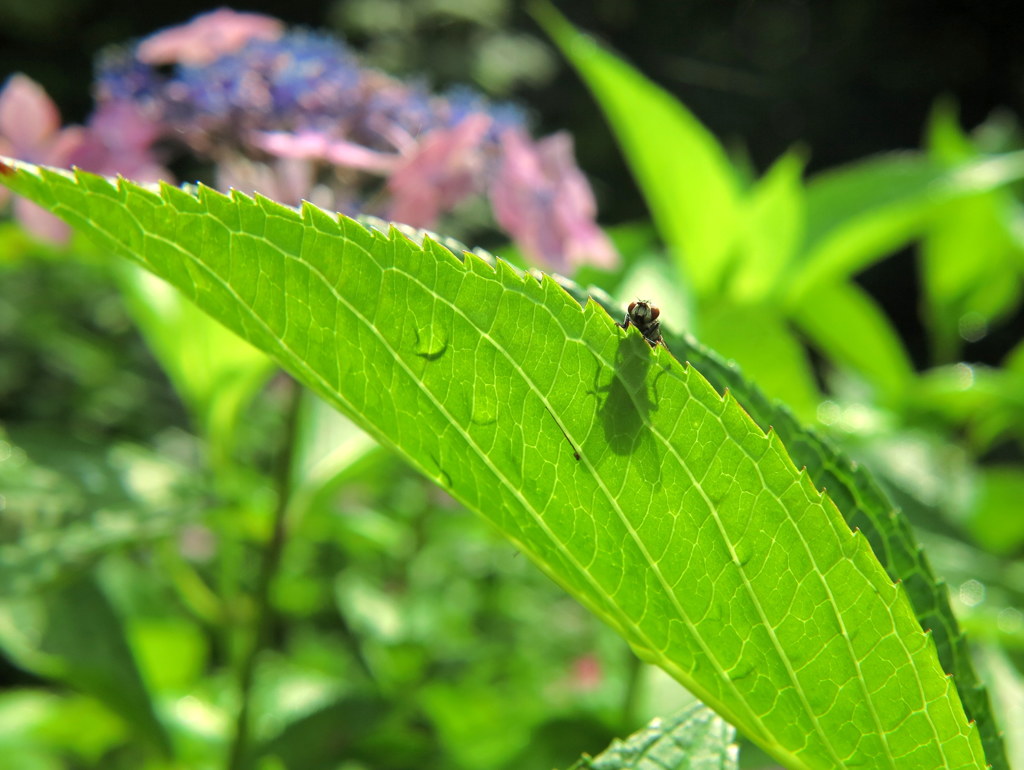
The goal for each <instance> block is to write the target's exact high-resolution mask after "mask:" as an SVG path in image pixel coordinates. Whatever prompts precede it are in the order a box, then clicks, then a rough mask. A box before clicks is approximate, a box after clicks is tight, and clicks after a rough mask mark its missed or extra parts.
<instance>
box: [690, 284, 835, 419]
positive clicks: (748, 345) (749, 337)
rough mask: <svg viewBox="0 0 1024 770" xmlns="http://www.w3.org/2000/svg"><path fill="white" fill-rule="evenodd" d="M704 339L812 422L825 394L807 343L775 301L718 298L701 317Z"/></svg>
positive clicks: (770, 393) (769, 392)
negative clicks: (760, 302)
mask: <svg viewBox="0 0 1024 770" xmlns="http://www.w3.org/2000/svg"><path fill="white" fill-rule="evenodd" d="M699 331H700V338H701V340H703V341H704V342H705V343H706V344H707V345H708V346H710V347H711V348H713V349H714V350H717V351H718V352H719V353H721V354H722V355H723V356H726V357H728V358H733V359H735V360H737V361H740V362H741V363H742V365H743V371H744V372H745V373H746V374H747V376H749V377H750V378H751V379H753V380H754V381H755V382H757V383H758V385H759V386H760V387H761V388H762V389H763V390H764V391H765V393H767V394H768V395H769V396H772V397H773V398H778V399H780V400H782V401H784V402H785V403H787V404H789V406H790V407H791V408H792V409H793V410H794V411H795V412H796V413H797V414H798V415H800V417H801V418H803V419H804V420H813V419H814V415H815V412H816V411H817V408H818V403H819V402H820V401H821V393H820V392H819V391H818V386H817V384H816V383H815V380H814V372H813V371H812V370H811V363H810V361H809V360H808V358H807V352H806V351H805V350H804V346H803V343H802V342H801V341H800V340H799V339H797V337H796V335H795V334H794V333H793V331H792V330H791V329H790V327H789V325H788V324H787V323H786V321H785V319H784V318H782V317H781V316H780V315H779V313H778V309H777V308H776V307H775V306H773V305H730V304H727V303H725V302H719V303H717V304H715V305H713V306H711V307H708V308H707V309H706V311H705V312H704V313H703V315H702V316H701V324H700V326H699Z"/></svg>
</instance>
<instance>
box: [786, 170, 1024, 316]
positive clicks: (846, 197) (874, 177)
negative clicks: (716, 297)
mask: <svg viewBox="0 0 1024 770" xmlns="http://www.w3.org/2000/svg"><path fill="white" fill-rule="evenodd" d="M1022 176H1024V152H1020V153H1008V154H1006V155H1001V156H995V157H992V158H986V159H984V160H979V161H975V162H969V163H965V164H962V165H959V166H957V167H956V168H952V169H950V168H946V167H944V166H943V165H942V164H940V163H937V162H935V161H933V160H929V159H928V158H926V157H924V156H923V155H921V154H919V153H910V152H907V153H896V154H892V155H885V156H881V157H878V158H874V159H871V160H868V161H863V162H859V163H856V164H853V165H850V166H847V167H844V168H840V169H837V170H834V171H829V172H827V173H825V174H821V175H819V176H817V177H815V178H814V179H812V180H811V183H810V185H809V187H808V191H807V192H808V197H807V233H806V237H805V239H804V245H803V248H802V254H801V256H800V258H799V260H798V261H797V262H796V263H795V264H794V270H793V272H792V275H791V276H790V289H789V298H790V303H791V304H792V305H796V304H799V302H800V301H802V298H803V297H804V296H805V295H806V294H807V293H808V292H809V291H811V290H813V289H814V288H815V287H817V286H818V285H820V284H822V283H833V282H836V281H838V280H842V279H845V278H847V277H849V276H851V275H853V274H855V273H856V272H858V271H860V270H862V269H864V268H865V267H867V266H868V265H870V264H872V263H873V262H875V261H877V260H879V259H881V258H882V257H884V256H886V255H888V254H891V253H892V252H893V251H895V250H897V249H898V248H900V247H902V246H904V245H906V244H907V243H908V242H910V241H911V240H912V239H913V238H915V237H917V236H920V235H921V234H922V233H923V232H924V230H925V228H926V226H927V225H928V224H930V223H931V222H932V221H934V218H935V216H936V214H937V212H938V211H939V210H940V207H941V206H942V205H943V204H945V203H947V202H949V201H951V200H955V199H957V198H962V197H964V196H968V195H975V194H979V193H983V192H986V191H988V190H992V189H995V188H997V187H1000V186H1002V185H1005V184H1007V183H1008V182H1011V181H1015V180H1017V179H1020V178H1021V177H1022Z"/></svg>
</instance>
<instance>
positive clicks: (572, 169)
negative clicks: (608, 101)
mask: <svg viewBox="0 0 1024 770" xmlns="http://www.w3.org/2000/svg"><path fill="white" fill-rule="evenodd" d="M501 145H502V149H503V155H502V162H501V167H500V169H499V171H498V173H497V175H496V176H495V177H494V179H493V181H492V182H491V202H492V203H493V205H494V214H495V217H496V218H497V220H498V223H499V224H500V225H501V226H502V227H503V228H505V230H507V231H508V232H509V233H510V234H511V235H512V237H513V238H514V239H515V240H516V242H517V243H518V244H519V245H520V246H521V247H522V249H523V251H524V252H525V253H526V254H527V255H528V256H529V257H531V258H533V259H534V260H536V261H538V262H542V263H545V264H548V265H551V266H553V267H555V268H556V269H560V270H566V269H567V268H568V267H569V266H575V265H579V264H583V263H588V262H589V263H591V264H595V265H598V266H600V267H611V266H613V265H615V263H616V262H617V260H618V255H617V254H616V252H615V248H614V247H613V246H612V245H611V242H610V241H609V240H608V238H607V236H605V234H604V233H603V232H602V231H601V229H600V228H599V227H598V226H597V224H596V223H595V221H594V216H595V214H596V210H597V204H596V203H595V201H594V195H593V193H592V192H591V190H590V185H589V184H588V183H587V180H586V178H585V177H584V176H583V172H581V171H580V170H579V168H578V167H577V166H576V164H575V162H574V160H573V152H572V139H571V138H570V137H569V136H568V134H555V135H553V136H549V137H547V138H546V139H543V140H541V141H539V142H536V143H531V142H530V139H529V137H528V136H526V134H525V133H524V132H522V131H517V130H515V129H509V130H507V131H505V132H504V133H503V134H502V136H501Z"/></svg>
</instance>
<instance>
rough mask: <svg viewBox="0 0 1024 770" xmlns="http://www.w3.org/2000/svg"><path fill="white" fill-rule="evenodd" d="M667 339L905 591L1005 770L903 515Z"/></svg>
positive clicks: (797, 428) (956, 630)
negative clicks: (779, 445) (770, 439)
mask: <svg viewBox="0 0 1024 770" xmlns="http://www.w3.org/2000/svg"><path fill="white" fill-rule="evenodd" d="M669 344H670V345H671V346H672V349H673V350H674V351H676V353H677V355H679V357H680V358H685V360H686V361H688V362H690V363H692V364H693V365H695V366H696V367H697V368H698V369H699V370H700V371H701V373H702V374H704V375H705V376H706V377H707V378H708V380H709V381H710V382H711V384H712V385H713V386H714V387H715V389H716V390H718V392H720V393H725V392H727V391H731V392H732V393H734V394H736V395H737V397H738V398H739V399H741V400H742V402H743V404H744V407H745V408H746V410H747V411H748V413H749V414H750V415H751V417H753V419H754V421H755V422H756V423H757V424H758V425H759V426H760V427H761V428H762V429H764V430H766V431H768V430H770V431H774V432H775V433H777V434H778V435H779V437H780V438H781V439H782V440H783V442H784V443H785V445H786V448H787V450H788V451H789V454H790V456H791V457H792V458H793V460H794V462H795V463H796V464H797V465H800V466H803V467H804V468H806V470H807V473H808V474H809V475H810V476H811V478H813V479H814V482H815V484H816V485H818V486H820V487H821V488H823V489H827V490H828V492H829V495H830V497H831V498H832V499H833V500H834V501H835V502H836V504H837V505H838V506H839V510H840V511H841V512H842V515H843V518H844V519H845V520H846V523H847V525H848V526H849V527H850V528H851V529H855V530H857V531H859V532H862V533H864V535H865V537H867V539H868V542H870V543H871V547H872V550H873V551H874V553H875V554H876V555H877V556H878V559H879V560H880V562H881V563H882V565H883V566H884V568H885V571H886V572H887V573H888V575H889V577H890V578H892V580H893V581H894V582H899V583H900V584H901V585H902V586H903V587H904V589H905V590H906V594H907V597H908V598H909V600H910V603H911V604H912V605H913V608H914V612H915V614H916V616H917V619H918V622H919V623H920V624H921V627H922V628H923V629H925V630H926V631H927V632H928V633H929V634H931V635H932V638H933V639H934V641H935V646H936V649H937V651H938V655H939V661H940V663H941V665H942V669H943V670H944V671H947V672H949V673H950V674H951V675H952V676H953V678H954V681H955V682H956V685H957V689H958V690H959V692H960V697H961V700H962V701H963V704H964V708H965V710H966V711H967V714H968V716H969V717H970V719H971V720H972V721H973V722H975V723H976V724H977V726H978V729H979V732H980V734H981V738H982V742H983V744H984V747H985V757H986V759H987V761H988V763H989V764H990V765H991V766H992V767H993V768H995V770H1007V769H1008V768H1009V767H1010V765H1009V764H1008V763H1007V759H1006V751H1005V747H1004V746H1003V741H1002V735H1001V732H1000V729H999V725H998V723H997V722H996V719H995V717H994V715H993V712H992V708H991V706H990V704H989V698H988V694H987V693H986V691H985V688H984V687H983V686H982V684H981V682H980V680H979V678H978V675H977V673H976V672H975V670H974V665H973V663H972V660H971V657H970V654H969V650H968V646H967V639H966V637H965V635H964V634H963V633H962V632H961V630H960V626H959V624H958V623H957V620H956V617H955V616H954V615H953V610H952V608H951V607H950V604H949V596H948V592H947V590H946V586H945V585H944V584H943V583H942V582H941V581H939V580H937V579H936V577H935V575H934V573H933V572H932V568H931V565H930V564H929V562H928V559H927V557H926V556H925V552H924V549H923V548H922V547H921V546H920V544H919V543H918V542H917V540H916V538H915V537H914V533H913V532H912V530H911V527H910V523H909V521H908V520H907V517H906V516H905V515H904V514H903V513H902V512H901V511H900V509H899V508H898V507H897V506H896V505H895V503H893V501H892V500H891V499H890V497H889V495H887V494H886V493H885V491H883V489H882V488H881V487H880V486H879V484H878V483H877V482H876V481H875V480H874V478H873V477H872V476H871V474H869V473H868V472H867V470H866V469H865V468H864V466H862V465H858V464H857V463H855V462H853V461H852V460H850V458H849V457H847V456H846V455H845V454H843V453H842V452H841V451H839V450H837V449H836V448H835V447H834V446H833V445H832V444H831V443H830V442H828V441H826V440H824V439H823V438H821V437H820V436H818V435H816V434H815V433H814V432H813V431H808V430H807V429H805V428H803V427H802V426H801V425H799V424H798V423H797V421H796V420H795V419H794V417H793V415H792V414H791V413H790V412H789V410H788V409H787V408H786V407H784V406H782V405H781V404H779V403H778V402H772V401H769V400H768V399H767V398H765V396H764V395H763V394H762V393H761V391H760V389H759V388H757V387H756V386H752V385H751V384H750V383H749V382H747V381H746V380H744V379H743V377H742V376H741V375H740V373H739V371H738V370H737V368H736V367H735V365H730V364H727V363H725V362H724V361H722V360H721V358H719V356H718V355H717V354H716V353H714V352H713V351H710V350H708V349H706V348H705V347H703V346H702V345H700V344H698V343H697V342H696V341H695V340H693V339H692V338H690V337H688V336H687V337H683V338H679V339H676V338H670V339H669Z"/></svg>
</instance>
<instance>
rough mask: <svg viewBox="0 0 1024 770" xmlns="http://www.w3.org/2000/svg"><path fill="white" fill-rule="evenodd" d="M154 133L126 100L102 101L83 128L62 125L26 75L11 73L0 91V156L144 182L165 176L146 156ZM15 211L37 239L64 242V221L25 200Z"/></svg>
mask: <svg viewBox="0 0 1024 770" xmlns="http://www.w3.org/2000/svg"><path fill="white" fill-rule="evenodd" d="M156 136H157V129H156V127H155V126H153V125H152V124H151V123H149V122H148V121H146V120H145V119H144V118H143V117H142V116H141V115H139V113H138V112H137V111H136V108H135V107H134V105H131V104H127V103H116V102H115V103H109V104H106V105H104V106H103V107H102V108H100V110H99V111H97V112H96V113H95V114H94V115H93V117H92V119H91V121H90V124H89V126H88V127H83V126H68V127H66V128H61V127H60V112H58V110H57V106H56V105H55V104H54V103H53V100H51V99H50V97H49V96H48V95H47V94H46V91H44V90H43V88H42V86H40V85H39V84H38V83H36V82H35V81H34V80H32V79H31V78H29V77H27V76H25V75H21V74H17V75H12V76H11V78H10V79H9V80H8V81H7V84H6V85H5V86H4V89H3V91H0V154H4V155H11V156H13V157H16V158H20V159H22V160H27V161H30V162H32V163H40V164H43V165H47V166H58V167H61V168H69V167H71V166H79V167H81V168H84V169H86V170H87V171H94V172H96V173H100V174H115V173H123V174H124V175H125V176H130V177H132V178H133V179H134V180H136V181H142V182H148V181H156V180H157V179H161V178H162V179H167V178H169V176H170V175H169V174H168V172H167V171H166V170H165V169H163V168H162V167H161V166H159V165H158V164H157V163H156V162H155V161H154V160H153V158H152V156H151V155H150V152H149V148H150V145H151V143H152V141H153V140H154V139H155V138H156ZM4 192H5V191H4ZM3 200H5V198H4V197H2V196H0V202H2V201H3ZM14 214H15V217H16V218H17V219H18V221H20V222H21V223H22V225H23V226H24V227H25V229H26V230H27V231H29V232H30V233H32V234H33V235H35V236H36V237H38V238H41V239H43V240H47V241H53V242H62V241H65V240H67V237H68V234H69V230H68V228H67V226H66V225H65V224H64V223H63V222H61V221H60V220H59V219H57V218H56V217H54V216H53V215H52V214H50V213H48V212H46V211H44V210H43V209H41V208H39V207H38V206H36V205H35V204H34V203H31V202H29V201H28V200H26V199H24V198H17V199H16V200H15V201H14Z"/></svg>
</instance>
